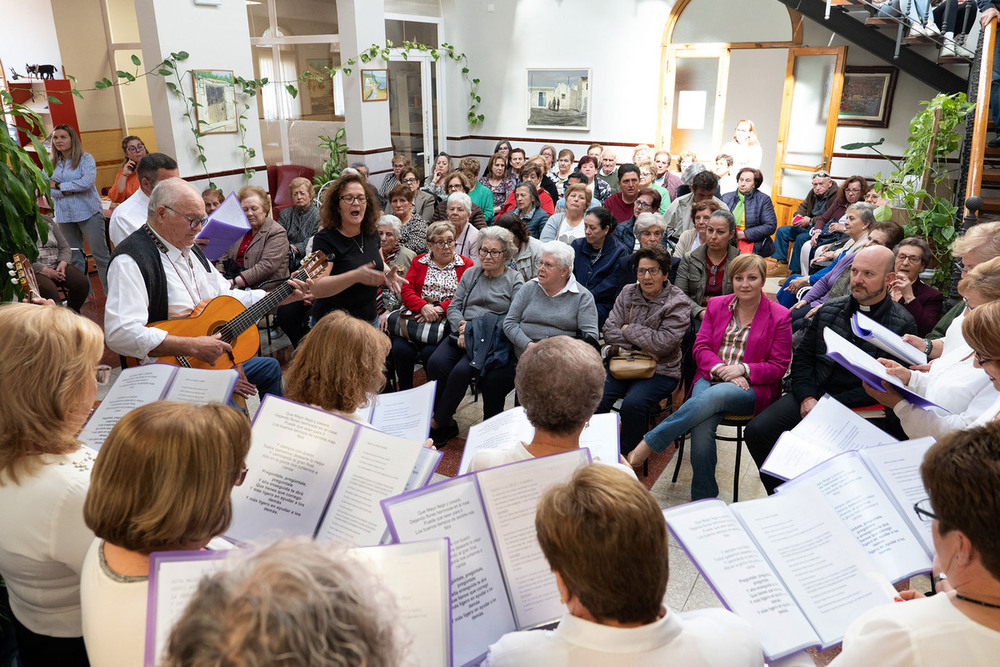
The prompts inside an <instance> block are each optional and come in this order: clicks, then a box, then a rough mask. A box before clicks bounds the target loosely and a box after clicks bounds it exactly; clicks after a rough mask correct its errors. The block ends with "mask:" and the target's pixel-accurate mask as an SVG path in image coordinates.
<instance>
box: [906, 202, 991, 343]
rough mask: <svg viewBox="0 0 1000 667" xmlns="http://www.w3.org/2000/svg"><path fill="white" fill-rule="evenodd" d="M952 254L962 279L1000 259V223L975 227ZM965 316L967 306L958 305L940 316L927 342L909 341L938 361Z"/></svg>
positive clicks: (985, 223) (955, 242)
mask: <svg viewBox="0 0 1000 667" xmlns="http://www.w3.org/2000/svg"><path fill="white" fill-rule="evenodd" d="M951 254H952V256H953V257H960V258H961V260H962V277H963V278H964V277H965V276H966V275H968V273H969V271H972V270H973V269H974V268H976V266H978V265H979V264H981V263H983V262H987V261H989V260H991V259H993V258H994V257H1000V222H997V221H993V222H980V223H979V224H978V225H975V226H973V227H972V229H969V230H968V231H967V232H965V234H963V235H962V236H960V237H959V238H957V239H955V241H954V242H953V243H952V246H951ZM965 312H966V308H965V304H964V303H962V302H961V301H959V302H958V303H956V304H955V305H954V306H953V307H952V309H951V310H949V311H948V312H947V313H945V314H944V315H942V316H941V319H939V320H938V323H937V325H936V326H935V327H934V329H933V330H932V331H931V332H930V333H929V334H927V338H926V339H924V338H918V337H917V336H911V337H909V338H908V339H906V340H907V342H908V343H909V344H910V345H913V346H914V347H916V348H917V349H918V350H925V351H926V352H927V357H928V358H930V359H937V358H938V357H940V356H941V346H942V343H943V338H944V337H945V335H946V333H947V331H948V327H949V326H951V323H952V322H953V321H954V320H955V319H956V318H958V317H959V316H960V315H962V314H964V313H965Z"/></svg>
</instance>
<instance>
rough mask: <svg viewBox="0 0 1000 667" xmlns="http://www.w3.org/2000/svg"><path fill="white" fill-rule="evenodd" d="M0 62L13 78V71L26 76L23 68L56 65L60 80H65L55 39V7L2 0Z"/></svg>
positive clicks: (29, 2) (0, 10)
mask: <svg viewBox="0 0 1000 667" xmlns="http://www.w3.org/2000/svg"><path fill="white" fill-rule="evenodd" d="M0 16H2V17H3V29H2V30H0V61H3V66H4V74H5V75H6V76H7V78H8V79H9V78H10V68H11V67H13V68H14V69H15V70H16V71H17V72H18V73H20V74H25V73H26V72H25V69H24V65H25V64H29V65H35V64H39V65H55V66H56V67H58V68H59V71H58V72H56V76H57V77H58V78H63V77H64V74H63V69H62V55H61V54H60V51H59V41H58V39H57V38H56V25H55V20H54V19H53V16H52V5H50V4H49V3H48V2H38V1H28V0H0Z"/></svg>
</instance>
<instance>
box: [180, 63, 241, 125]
mask: <svg viewBox="0 0 1000 667" xmlns="http://www.w3.org/2000/svg"><path fill="white" fill-rule="evenodd" d="M191 76H192V77H193V79H194V101H195V102H196V103H197V105H196V106H195V108H194V114H195V120H196V121H197V123H198V130H199V131H200V132H202V133H203V134H225V133H227V132H236V123H237V118H236V86H235V83H236V81H235V77H234V76H233V70H231V69H196V70H192V71H191Z"/></svg>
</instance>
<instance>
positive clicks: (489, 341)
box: [427, 226, 524, 444]
mask: <svg viewBox="0 0 1000 667" xmlns="http://www.w3.org/2000/svg"><path fill="white" fill-rule="evenodd" d="M516 251H517V247H516V246H515V245H514V237H513V236H512V235H511V233H510V232H509V231H507V230H506V229H504V228H503V227H496V226H493V227H487V228H486V229H484V230H483V231H482V233H481V234H480V235H479V238H478V239H477V240H476V247H475V253H476V256H477V257H478V258H479V261H478V262H477V264H476V265H475V266H473V267H472V268H470V269H469V270H468V271H466V272H465V273H464V274H463V275H462V279H461V280H459V282H458V287H457V288H455V296H454V297H452V300H451V303H450V304H449V305H448V311H447V313H446V316H447V318H448V326H449V329H450V330H451V331H452V333H453V335H452V336H449V337H448V338H447V339H445V340H444V341H442V342H441V344H440V345H439V346H438V348H437V349H436V350H434V353H433V354H432V355H431V357H430V360H429V361H428V363H427V379H428V380H437V388H436V390H435V392H434V417H433V419H432V420H431V437H432V438H433V439H434V442H435V443H436V444H438V443H440V444H445V443H447V442H448V441H449V440H451V439H452V438H454V437H455V436H456V435H458V424H457V423H456V422H455V420H454V419H453V417H454V415H455V411H456V410H458V406H459V404H460V403H461V402H462V399H463V398H464V397H465V391H466V390H467V389H468V388H469V383H470V382H471V381H472V378H473V377H478V378H479V387H480V390H481V391H482V393H483V418H484V419H489V418H490V417H492V416H494V415H497V414H499V413H501V412H503V404H504V400H505V399H506V397H507V394H509V393H510V390H511V389H513V387H514V363H515V362H514V356H513V354H512V353H511V349H510V344H509V342H508V341H507V339H506V338H505V337H504V336H503V321H504V317H506V315H507V311H508V310H509V309H510V303H511V301H513V299H514V296H515V295H516V294H517V292H518V290H520V289H521V286H522V285H523V284H524V278H522V277H521V274H520V273H518V272H517V271H516V270H514V269H511V268H509V267H508V266H507V263H508V262H509V261H510V260H511V259H512V258H513V257H514V253H515V252H516Z"/></svg>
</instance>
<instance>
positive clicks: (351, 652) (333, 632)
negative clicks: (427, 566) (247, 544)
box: [163, 538, 406, 667]
mask: <svg viewBox="0 0 1000 667" xmlns="http://www.w3.org/2000/svg"><path fill="white" fill-rule="evenodd" d="M394 606H395V605H394V602H393V600H392V596H391V595H390V594H389V593H388V592H387V591H386V590H384V588H383V587H382V585H381V584H379V583H378V582H377V580H376V578H375V577H374V576H372V575H371V574H369V573H368V571H367V570H366V569H365V567H363V566H362V565H360V564H359V563H358V562H357V561H355V560H354V559H352V558H351V557H350V556H349V555H348V552H347V551H345V550H343V549H337V548H333V547H330V546H324V545H322V544H320V543H319V542H314V541H313V540H308V539H305V538H297V539H285V540H282V541H280V542H276V543H274V544H272V545H270V546H268V547H265V548H264V549H261V550H260V551H258V552H255V553H251V554H249V555H243V554H240V555H238V556H236V557H235V558H234V560H233V561H231V564H229V565H228V566H227V567H224V568H223V569H221V570H220V571H217V572H214V573H213V574H211V575H209V576H207V577H205V578H204V579H202V581H201V583H200V584H199V585H198V590H197V591H195V593H194V596H193V597H192V598H191V602H190V603H189V604H188V606H187V608H186V609H185V610H184V613H183V614H182V615H181V617H180V618H179V619H178V620H177V623H176V624H175V625H174V628H173V630H172V631H171V632H170V638H169V640H168V642H167V647H166V656H165V658H164V661H163V665H164V667H195V666H198V667H201V666H207V665H315V666H317V667H324V666H331V667H332V666H334V665H365V666H366V667H393V666H394V665H400V664H404V663H405V662H406V660H405V653H404V652H403V649H402V647H401V646H400V638H399V633H398V631H397V630H396V628H397V626H398V622H397V621H396V619H395V618H394V617H393V614H392V613H390V610H391V609H393V607H394Z"/></svg>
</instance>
